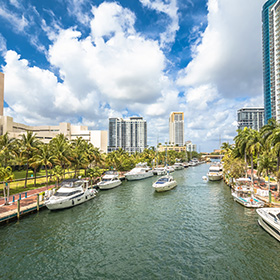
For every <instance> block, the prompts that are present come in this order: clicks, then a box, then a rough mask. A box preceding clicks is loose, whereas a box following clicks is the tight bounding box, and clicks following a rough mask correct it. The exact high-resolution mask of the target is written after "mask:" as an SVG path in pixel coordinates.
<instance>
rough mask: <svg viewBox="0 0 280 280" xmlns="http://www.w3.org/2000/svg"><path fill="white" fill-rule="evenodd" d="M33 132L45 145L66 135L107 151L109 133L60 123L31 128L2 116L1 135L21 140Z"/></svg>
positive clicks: (0, 117) (0, 118) (0, 123)
mask: <svg viewBox="0 0 280 280" xmlns="http://www.w3.org/2000/svg"><path fill="white" fill-rule="evenodd" d="M27 131H32V132H33V133H35V134H36V138H37V139H39V140H41V141H42V142H44V143H49V142H50V140H51V139H52V138H54V137H55V136H57V135H58V134H60V133H62V134H64V135H65V136H66V137H67V138H68V139H69V140H73V139H76V138H78V137H82V138H83V139H84V140H86V141H87V142H90V143H92V144H93V145H94V146H95V147H96V148H99V149H100V151H101V152H103V153H105V152H106V151H107V143H108V132H107V131H98V130H88V127H87V126H79V125H72V124H70V123H60V124H59V125H41V126H29V125H25V124H21V123H16V122H14V120H13V118H12V117H9V116H0V132H1V135H3V134H5V133H6V132H8V133H9V136H10V137H13V138H20V135H22V134H23V133H26V132H27Z"/></svg>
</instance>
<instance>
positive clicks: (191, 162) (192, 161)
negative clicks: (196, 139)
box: [189, 158, 199, 166]
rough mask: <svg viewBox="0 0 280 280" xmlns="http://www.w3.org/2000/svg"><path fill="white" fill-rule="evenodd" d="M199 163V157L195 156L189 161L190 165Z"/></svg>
mask: <svg viewBox="0 0 280 280" xmlns="http://www.w3.org/2000/svg"><path fill="white" fill-rule="evenodd" d="M198 164H199V160H198V159H197V158H193V159H192V160H190V161H189V166H196V165H198Z"/></svg>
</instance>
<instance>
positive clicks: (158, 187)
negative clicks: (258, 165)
mask: <svg viewBox="0 0 280 280" xmlns="http://www.w3.org/2000/svg"><path fill="white" fill-rule="evenodd" d="M176 186H177V182H176V181H175V180H174V179H173V177H172V176H171V175H166V176H162V177H160V178H159V179H158V180H157V181H156V182H155V183H153V188H154V189H155V191H156V192H165V191H169V190H171V189H173V188H175V187H176Z"/></svg>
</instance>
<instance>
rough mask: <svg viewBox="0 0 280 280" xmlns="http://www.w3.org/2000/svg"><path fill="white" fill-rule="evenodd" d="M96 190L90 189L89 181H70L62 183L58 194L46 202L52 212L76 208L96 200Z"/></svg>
mask: <svg viewBox="0 0 280 280" xmlns="http://www.w3.org/2000/svg"><path fill="white" fill-rule="evenodd" d="M96 194H97V190H96V189H90V188H89V187H88V181H87V180H83V179H68V180H64V181H63V182H62V183H61V187H60V188H59V189H58V190H57V192H56V193H55V194H54V195H52V196H51V197H50V198H49V199H48V200H46V201H45V205H46V207H47V208H48V209H50V210H58V209H64V208H69V207H73V206H76V205H78V204H81V203H83V202H85V201H88V200H90V199H92V198H94V197H95V196H96Z"/></svg>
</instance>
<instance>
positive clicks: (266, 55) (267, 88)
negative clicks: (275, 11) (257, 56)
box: [262, 0, 277, 123]
mask: <svg viewBox="0 0 280 280" xmlns="http://www.w3.org/2000/svg"><path fill="white" fill-rule="evenodd" d="M276 1H277V0H268V1H266V3H265V4H264V5H263V9H262V33H263V38H262V40H263V86H264V118H265V123H267V121H268V120H269V119H271V117H272V104H271V78H272V77H271V64H270V38H271V32H273V30H270V24H269V14H270V8H271V6H272V5H273V4H275V2H276Z"/></svg>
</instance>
